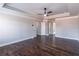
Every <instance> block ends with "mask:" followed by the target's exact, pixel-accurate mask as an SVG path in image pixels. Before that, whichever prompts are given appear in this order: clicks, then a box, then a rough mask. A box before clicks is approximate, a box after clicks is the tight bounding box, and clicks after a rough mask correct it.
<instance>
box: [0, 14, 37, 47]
mask: <svg viewBox="0 0 79 59" xmlns="http://www.w3.org/2000/svg"><path fill="white" fill-rule="evenodd" d="M35 23H36V22H35V21H34V20H32V19H30V18H29V19H26V18H22V17H19V16H13V15H8V14H3V13H0V46H4V45H8V44H11V43H15V42H18V41H22V40H27V39H30V38H33V37H35V36H36V26H35ZM32 25H34V26H32Z"/></svg>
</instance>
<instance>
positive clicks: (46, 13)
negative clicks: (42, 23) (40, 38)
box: [38, 8, 53, 16]
mask: <svg viewBox="0 0 79 59" xmlns="http://www.w3.org/2000/svg"><path fill="white" fill-rule="evenodd" d="M52 13H53V12H52V11H47V8H44V14H38V15H43V16H49V15H51V14H52Z"/></svg>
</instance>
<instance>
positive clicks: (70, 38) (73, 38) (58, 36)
mask: <svg viewBox="0 0 79 59" xmlns="http://www.w3.org/2000/svg"><path fill="white" fill-rule="evenodd" d="M56 37H59V38H65V39H70V40H77V41H79V39H77V38H69V37H61V36H56Z"/></svg>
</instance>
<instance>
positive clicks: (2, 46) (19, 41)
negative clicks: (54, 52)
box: [0, 36, 36, 47]
mask: <svg viewBox="0 0 79 59" xmlns="http://www.w3.org/2000/svg"><path fill="white" fill-rule="evenodd" d="M34 37H36V36H32V37H30V38H24V39H20V40H17V41H13V42H9V43H5V44H1V45H0V47H3V46H6V45H10V44H14V43H18V42H21V41H24V40H28V39H33V38H34Z"/></svg>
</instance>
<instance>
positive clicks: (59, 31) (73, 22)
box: [55, 16, 79, 40]
mask: <svg viewBox="0 0 79 59" xmlns="http://www.w3.org/2000/svg"><path fill="white" fill-rule="evenodd" d="M55 22H56V36H57V37H61V38H68V39H75V40H79V17H78V16H73V17H65V18H58V19H56V21H55Z"/></svg>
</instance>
